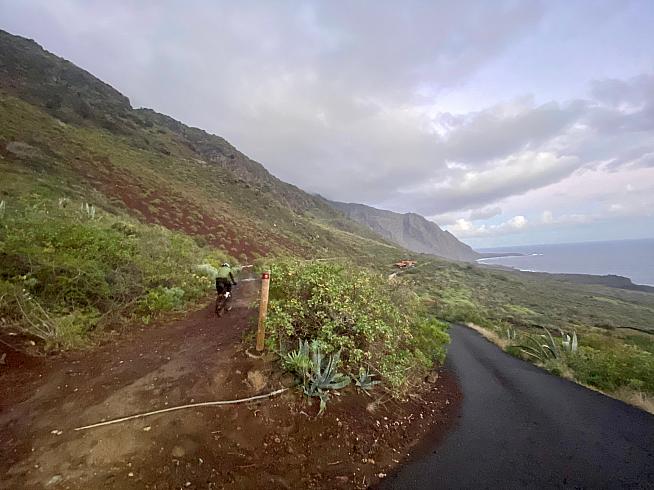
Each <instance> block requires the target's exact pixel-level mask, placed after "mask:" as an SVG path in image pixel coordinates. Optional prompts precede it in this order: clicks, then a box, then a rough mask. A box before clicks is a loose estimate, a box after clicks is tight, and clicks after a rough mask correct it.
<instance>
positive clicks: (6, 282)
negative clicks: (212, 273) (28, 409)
mask: <svg viewBox="0 0 654 490" xmlns="http://www.w3.org/2000/svg"><path fill="white" fill-rule="evenodd" d="M61 202H62V200H61V199H53V200H51V201H46V200H43V199H40V198H38V196H34V197H26V198H24V200H23V201H16V202H13V201H12V208H11V210H9V211H7V213H6V214H5V216H4V218H3V219H2V220H0V261H1V262H2V269H1V270H0V299H1V301H0V315H1V317H2V318H3V319H4V320H5V325H4V328H10V329H14V330H19V331H22V332H23V333H26V334H28V335H31V336H33V337H36V338H39V339H41V340H43V341H44V342H45V344H46V345H47V346H48V347H64V348H66V347H73V346H75V345H79V344H83V343H85V341H86V337H87V336H88V334H89V332H90V331H92V330H94V329H96V328H102V327H103V326H104V325H105V324H106V322H109V321H116V320H117V319H120V318H128V317H130V315H131V314H132V313H133V312H135V311H136V312H138V313H141V314H142V315H143V318H144V319H145V320H148V319H149V318H151V317H152V316H153V315H156V314H157V313H158V312H160V311H170V310H173V309H176V308H180V307H182V306H183V305H184V303H186V302H188V301H193V300H195V299H197V298H200V297H201V296H203V295H204V294H206V293H207V292H208V291H209V290H210V288H211V286H212V281H211V279H210V278H209V277H207V276H206V275H204V274H201V273H199V271H198V270H197V269H196V267H197V265H198V264H201V263H207V264H217V263H220V262H221V261H225V260H229V257H228V256H227V255H225V254H224V253H222V252H220V251H215V250H209V249H207V248H201V247H199V246H198V245H197V244H196V243H195V241H194V240H193V239H191V238H189V237H187V236H184V235H181V234H179V233H175V232H171V231H169V230H167V229H165V228H163V227H160V226H147V225H142V224H139V223H137V222H129V220H127V219H123V218H120V217H117V216H114V215H110V214H107V213H104V212H102V211H101V210H99V209H96V208H95V207H93V206H91V205H89V206H88V211H87V206H86V203H83V204H82V205H81V206H80V205H79V204H74V203H71V204H70V205H66V206H63V205H61ZM80 209H81V210H82V212H80ZM91 210H93V211H91Z"/></svg>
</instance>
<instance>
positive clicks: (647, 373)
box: [569, 345, 654, 394]
mask: <svg viewBox="0 0 654 490" xmlns="http://www.w3.org/2000/svg"><path fill="white" fill-rule="evenodd" d="M569 365H570V367H571V368H572V370H573V372H574V375H575V378H576V379H577V380H579V381H580V382H582V383H586V384H588V385H591V386H595V387H597V388H599V389H602V390H606V391H615V390H616V389H618V388H620V387H623V386H625V387H629V388H634V389H638V390H643V391H646V392H648V393H650V394H651V393H654V354H652V353H651V352H646V351H642V350H640V349H638V348H636V347H633V346H630V345H625V346H622V347H617V346H614V347H613V348H612V349H611V350H599V349H594V348H592V347H588V346H584V345H582V346H581V347H580V348H579V353H578V355H577V356H575V357H574V358H573V359H571V360H570V362H569Z"/></svg>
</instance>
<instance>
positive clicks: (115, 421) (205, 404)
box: [75, 388, 288, 431]
mask: <svg viewBox="0 0 654 490" xmlns="http://www.w3.org/2000/svg"><path fill="white" fill-rule="evenodd" d="M286 390H288V388H282V389H280V390H276V391H273V392H272V393H268V394H266V395H257V396H251V397H250V398H241V399H240V400H225V401H216V402H201V403H191V404H190V405H179V406H176V407H170V408H163V409H161V410H155V411H154V412H146V413H137V414H135V415H130V416H128V417H121V418H119V419H113V420H107V421H106V422H98V423H97V424H91V425H85V426H84V427H77V428H76V429H75V430H76V431H77V430H86V429H93V428H95V427H102V426H103V425H111V424H118V423H120V422H125V421H127V420H133V419H140V418H143V417H149V416H150V415H157V414H160V413H166V412H174V411H175V410H183V409H185V408H195V407H212V406H216V405H234V404H237V403H245V402H250V401H253V400H261V399H263V398H269V397H271V396H275V395H279V394H280V393H283V392H285V391H286Z"/></svg>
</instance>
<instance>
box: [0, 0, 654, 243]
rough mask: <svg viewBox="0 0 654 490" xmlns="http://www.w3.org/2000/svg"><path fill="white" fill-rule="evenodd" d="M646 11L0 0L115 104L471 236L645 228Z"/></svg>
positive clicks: (524, 237) (580, 236)
mask: <svg viewBox="0 0 654 490" xmlns="http://www.w3.org/2000/svg"><path fill="white" fill-rule="evenodd" d="M652 25H654V2H652V1H650V0H645V1H630V0H617V1H603V0H589V1H583V0H566V1H557V0H548V1H537V0H493V1H490V0H487V1H482V0H479V1H474V2H472V1H462V0H443V1H429V2H426V1H423V0H419V1H412V0H408V1H401V2H400V1H397V2H388V1H383V0H381V1H380V0H376V1H347V2H346V1H336V0H334V1H322V2H319V1H311V0H308V1H298V2H292V1H283V0H279V1H272V2H271V1H261V2H250V1H247V0H245V1H239V2H233V1H226V2H221V1H210V0H206V1H203V0H187V1H184V2H182V1H175V2H173V1H165V0H163V1H154V0H153V1H148V0H141V1H138V2H136V1H122V0H114V1H112V2H106V1H95V0H79V1H76V0H58V1H56V2H53V1H36V0H21V1H20V2H16V1H15V0H14V1H12V0H0V27H1V28H3V29H5V30H8V31H9V32H11V33H13V34H18V35H22V36H25V37H29V38H32V39H35V40H36V41H37V42H39V44H41V45H42V46H44V47H45V48H46V49H47V50H49V51H51V52H54V53H55V54H57V55H59V56H62V57H64V58H66V59H69V60H71V61H72V62H74V63H75V64H77V65H78V66H80V67H82V68H84V69H86V70H88V71H90V72H91V73H93V74H94V75H96V76H97V77H99V78H101V79H102V80H104V81H106V82H108V83H110V84H111V85H112V86H114V87H115V88H116V89H118V90H119V91H121V92H122V93H124V94H125V95H127V96H128V97H129V98H130V100H131V102H132V105H133V106H135V107H150V108H153V109H155V110H157V111H159V112H162V113H165V114H168V115H171V116H173V117H175V118H176V119H179V120H181V121H183V122H185V123H187V124H190V125H193V126H197V127H200V128H203V129H205V130H207V131H209V132H212V133H215V134H218V135H220V136H223V137H224V138H226V139H227V140H228V141H230V142H231V143H232V144H234V145H235V146H236V147H237V148H239V149H240V150H241V151H242V152H244V153H245V154H247V155H248V156H250V157H251V158H253V159H255V160H257V161H259V162H261V163H262V164H263V165H264V166H265V167H266V168H268V170H270V171H271V172H272V173H273V174H275V175H277V176H278V177H280V178H281V179H283V180H286V181H288V182H291V183H293V184H296V185H298V186H300V187H301V188H303V189H305V190H307V191H309V192H313V193H319V194H321V195H323V196H325V197H328V198H330V199H334V200H340V201H346V202H361V203H364V204H369V205H372V206H376V207H380V208H383V209H390V210H393V211H398V212H417V213H420V214H422V215H424V216H426V217H427V218H428V219H431V220H433V221H435V222H436V223H438V224H439V225H441V226H442V227H444V228H446V229H447V230H449V231H450V232H452V233H453V234H454V235H455V236H457V237H458V238H460V239H461V240H463V241H465V242H466V243H468V244H470V245H472V246H473V247H475V248H483V247H498V246H508V245H522V244H534V243H558V242H575V241H591V240H611V239H628V238H646V237H654V48H653V47H654V29H653V28H652Z"/></svg>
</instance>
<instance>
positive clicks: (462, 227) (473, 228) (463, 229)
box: [446, 215, 529, 238]
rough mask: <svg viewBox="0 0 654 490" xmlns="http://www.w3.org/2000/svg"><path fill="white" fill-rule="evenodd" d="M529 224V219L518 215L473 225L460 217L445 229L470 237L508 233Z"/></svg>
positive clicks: (463, 236)
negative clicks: (493, 223)
mask: <svg viewBox="0 0 654 490" xmlns="http://www.w3.org/2000/svg"><path fill="white" fill-rule="evenodd" d="M527 226H529V221H528V220H527V218H525V217H524V216H521V215H518V216H514V217H513V218H511V219H509V220H507V221H504V222H502V223H499V224H496V225H486V224H482V225H475V224H474V223H472V222H471V221H468V220H466V219H463V218H460V219H458V220H457V221H456V223H455V224H454V225H451V226H447V227H446V229H447V231H449V232H450V233H453V234H454V235H456V236H457V237H459V238H472V237H483V236H498V235H508V234H512V233H517V232H520V231H522V230H523V229H524V228H526V227H527Z"/></svg>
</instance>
